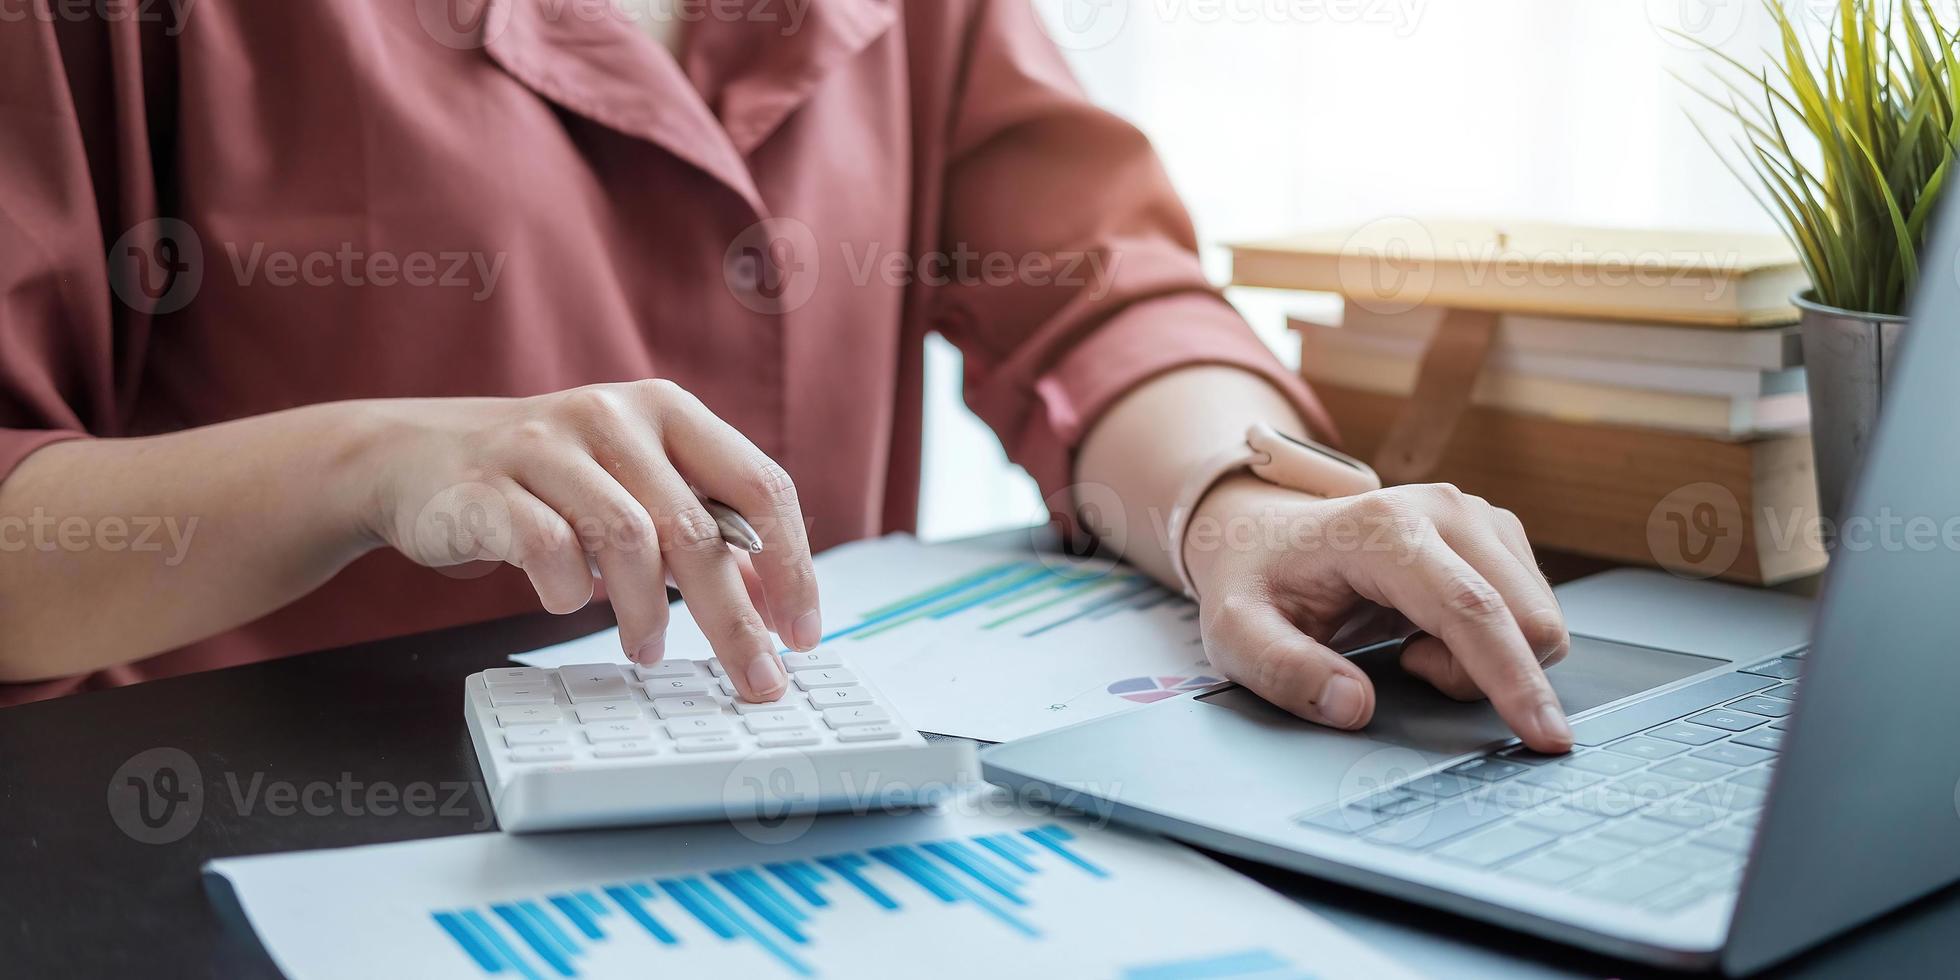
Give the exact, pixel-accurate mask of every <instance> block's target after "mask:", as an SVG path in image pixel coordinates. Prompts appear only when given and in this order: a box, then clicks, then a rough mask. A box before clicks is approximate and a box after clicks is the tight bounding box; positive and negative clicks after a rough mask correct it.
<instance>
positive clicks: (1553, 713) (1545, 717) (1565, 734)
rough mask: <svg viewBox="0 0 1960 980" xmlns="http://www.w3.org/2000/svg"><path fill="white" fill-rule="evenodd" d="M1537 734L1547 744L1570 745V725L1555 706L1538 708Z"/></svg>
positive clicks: (1548, 705) (1562, 712)
mask: <svg viewBox="0 0 1960 980" xmlns="http://www.w3.org/2000/svg"><path fill="white" fill-rule="evenodd" d="M1538 734H1539V735H1540V736H1541V737H1543V738H1544V740H1545V741H1547V742H1562V743H1564V744H1566V745H1570V744H1572V725H1571V723H1569V722H1567V721H1566V720H1565V712H1564V711H1563V710H1562V709H1560V708H1559V706H1558V705H1556V704H1547V705H1542V706H1540V707H1539V709H1538Z"/></svg>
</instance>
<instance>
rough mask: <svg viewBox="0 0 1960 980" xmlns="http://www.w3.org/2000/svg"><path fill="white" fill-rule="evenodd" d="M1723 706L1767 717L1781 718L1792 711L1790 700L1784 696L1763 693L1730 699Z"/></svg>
mask: <svg viewBox="0 0 1960 980" xmlns="http://www.w3.org/2000/svg"><path fill="white" fill-rule="evenodd" d="M1723 707H1726V708H1734V709H1735V710H1737V711H1747V712H1749V713H1750V714H1752V715H1762V716H1763V717H1765V718H1781V717H1783V716H1784V715H1787V714H1789V713H1790V702H1788V701H1785V700H1783V699H1782V698H1766V697H1762V696H1761V695H1755V696H1751V697H1746V698H1742V699H1740V700H1737V701H1730V702H1729V703H1728V704H1726V705H1723Z"/></svg>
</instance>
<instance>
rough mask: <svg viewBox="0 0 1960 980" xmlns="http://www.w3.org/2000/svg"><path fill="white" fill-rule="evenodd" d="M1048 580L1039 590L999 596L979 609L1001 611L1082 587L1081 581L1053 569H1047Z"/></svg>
mask: <svg viewBox="0 0 1960 980" xmlns="http://www.w3.org/2000/svg"><path fill="white" fill-rule="evenodd" d="M1048 578H1049V580H1050V581H1048V582H1047V583H1046V584H1044V585H1042V586H1041V588H1038V589H1033V590H1030V591H1017V592H1013V593H1009V594H1008V595H1004V596H1001V597H1000V598H998V599H990V600H988V601H987V603H986V604H985V605H983V606H982V607H981V608H983V609H1002V608H1005V607H1007V606H1011V605H1013V604H1015V603H1017V602H1026V601H1028V600H1029V599H1032V598H1036V597H1038V596H1044V595H1047V594H1048V593H1050V592H1054V591H1056V590H1061V591H1064V592H1066V591H1069V590H1071V589H1079V588H1081V587H1082V581H1083V580H1082V579H1079V578H1069V577H1068V573H1066V572H1058V571H1055V570H1053V569H1049V570H1048Z"/></svg>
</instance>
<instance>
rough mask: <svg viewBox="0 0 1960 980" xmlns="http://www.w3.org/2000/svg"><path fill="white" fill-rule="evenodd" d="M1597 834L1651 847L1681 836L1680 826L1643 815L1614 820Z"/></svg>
mask: <svg viewBox="0 0 1960 980" xmlns="http://www.w3.org/2000/svg"><path fill="white" fill-rule="evenodd" d="M1599 835H1600V836H1601V837H1610V838H1612V839H1613V840H1616V841H1620V842H1622V843H1627V844H1635V845H1638V846H1641V847H1652V846H1654V845H1655V844H1663V843H1666V842H1667V841H1671V840H1673V839H1675V838H1676V837H1679V836H1681V828H1679V827H1676V826H1673V825H1671V824H1664V823H1661V822H1659V821H1655V820H1648V819H1646V818H1645V817H1635V818H1634V819H1632V820H1616V821H1614V822H1612V823H1609V824H1607V825H1606V826H1605V827H1603V828H1601V829H1600V831H1599Z"/></svg>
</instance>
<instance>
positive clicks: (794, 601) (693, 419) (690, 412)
mask: <svg viewBox="0 0 1960 980" xmlns="http://www.w3.org/2000/svg"><path fill="white" fill-rule="evenodd" d="M669 408H670V410H671V414H669V415H667V416H665V417H664V419H663V424H662V427H661V441H662V443H663V444H665V446H666V447H667V453H668V458H669V459H670V460H671V461H672V462H673V464H674V466H675V468H676V469H678V470H680V472H681V475H682V476H683V477H685V478H686V479H687V481H688V482H689V483H691V484H693V485H694V486H695V487H697V488H699V489H700V490H701V491H702V492H703V493H705V494H707V495H708V496H710V497H713V498H715V499H717V500H719V501H721V502H722V503H725V504H727V505H728V506H730V507H733V508H734V509H735V510H736V512H738V513H740V514H741V515H742V516H743V517H744V518H745V519H747V520H748V522H749V524H750V525H751V526H753V527H754V528H755V531H756V534H757V535H758V536H760V537H761V538H762V551H761V552H760V553H759V554H755V555H752V556H751V557H750V561H751V563H752V564H753V565H754V566H755V573H756V577H757V578H759V579H761V581H762V591H763V595H764V596H765V597H766V599H767V601H768V608H769V612H770V616H771V618H772V619H773V620H774V621H775V622H774V626H775V628H776V630H777V635H779V636H781V637H782V639H783V641H784V642H785V643H787V644H789V645H790V646H791V647H792V648H794V649H797V650H812V649H815V648H816V645H817V643H818V642H819V641H820V640H822V638H823V614H822V613H821V612H819V610H818V605H817V573H816V566H815V565H814V564H813V563H812V562H811V560H810V538H809V535H808V533H807V532H806V531H805V529H804V527H803V507H802V504H801V503H800V502H799V501H798V499H797V495H796V484H795V482H794V481H792V480H791V479H790V476H789V472H788V471H786V470H784V469H783V468H782V466H780V465H778V464H777V463H776V461H775V460H773V459H770V458H769V456H768V454H766V453H764V452H763V451H762V450H760V449H758V448H756V446H755V444H754V443H752V442H750V441H749V440H748V437H746V436H744V435H742V433H740V432H739V431H737V430H736V429H735V427H734V426H732V425H729V424H728V423H727V422H724V421H722V420H721V418H719V417H718V416H716V415H715V414H714V413H713V412H710V411H708V409H707V407H706V406H704V405H702V404H701V403H700V402H699V401H698V400H696V399H695V398H694V397H693V396H691V395H684V396H683V397H677V398H675V399H674V404H672V405H670V406H669Z"/></svg>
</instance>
